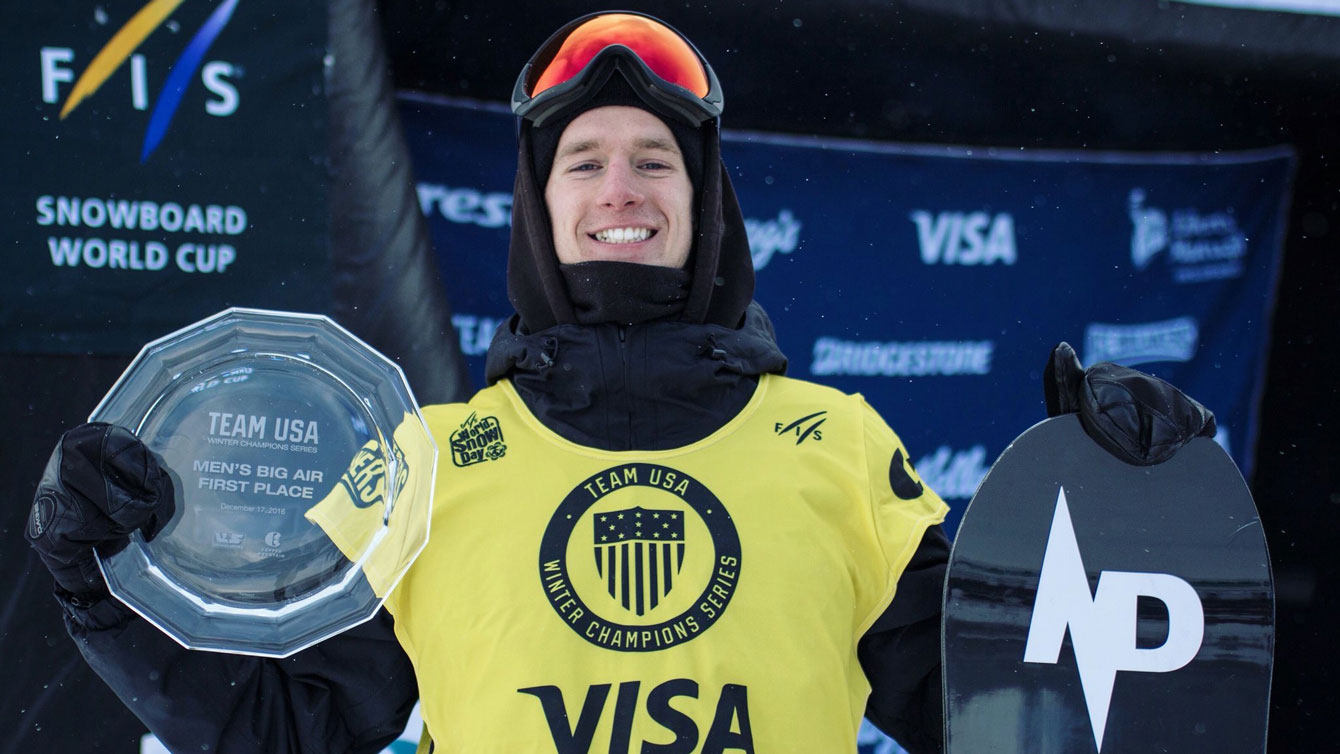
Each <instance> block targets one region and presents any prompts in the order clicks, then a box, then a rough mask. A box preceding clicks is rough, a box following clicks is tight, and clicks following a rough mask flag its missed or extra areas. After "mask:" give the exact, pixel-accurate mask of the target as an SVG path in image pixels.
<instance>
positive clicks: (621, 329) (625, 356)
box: [617, 325, 634, 449]
mask: <svg viewBox="0 0 1340 754" xmlns="http://www.w3.org/2000/svg"><path fill="white" fill-rule="evenodd" d="M617 331H618V333H619V359H620V361H621V362H622V364H623V394H624V403H625V410H624V417H625V422H626V423H625V425H624V440H625V443H626V444H625V445H624V448H625V449H629V448H632V447H634V445H633V399H632V395H633V392H632V390H631V389H630V387H629V386H630V385H631V384H632V383H631V379H632V371H633V370H632V359H631V358H630V357H629V353H628V328H627V327H626V326H624V325H619V326H618V328H617Z"/></svg>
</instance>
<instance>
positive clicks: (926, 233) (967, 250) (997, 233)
mask: <svg viewBox="0 0 1340 754" xmlns="http://www.w3.org/2000/svg"><path fill="white" fill-rule="evenodd" d="M909 217H910V218H911V219H912V222H914V223H916V226H917V242H918V244H920V246H921V261H922V263H923V264H963V265H976V264H981V265H986V264H995V263H996V262H1000V263H1002V264H1007V265H1012V264H1014V263H1015V261H1016V260H1017V259H1018V253H1017V250H1016V244H1015V238H1014V217H1013V216H1012V215H1010V213H1008V212H999V213H997V214H994V215H992V214H990V213H987V212H937V213H934V214H932V213H931V212H928V211H926V210H920V209H919V210H913V211H912V213H911V214H910V215H909Z"/></svg>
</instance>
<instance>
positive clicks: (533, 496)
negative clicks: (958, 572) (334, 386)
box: [386, 375, 946, 754]
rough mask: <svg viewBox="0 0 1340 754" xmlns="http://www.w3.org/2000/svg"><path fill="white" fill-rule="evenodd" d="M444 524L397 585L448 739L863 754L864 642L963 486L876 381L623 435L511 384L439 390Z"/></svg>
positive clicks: (511, 749) (509, 749)
mask: <svg viewBox="0 0 1340 754" xmlns="http://www.w3.org/2000/svg"><path fill="white" fill-rule="evenodd" d="M424 414H425V418H426V419H427V421H428V423H429V426H430V427H431V429H432V432H433V434H434V437H435V438H436V441H437V443H438V445H439V447H441V448H442V449H443V452H442V455H441V459H440V461H439V464H438V466H439V468H438V476H437V493H436V498H435V499H436V508H435V511H434V516H433V522H432V537H431V540H430V541H429V544H428V546H427V548H425V550H424V552H423V554H422V555H421V556H420V557H419V558H418V559H417V560H416V561H415V562H414V564H413V566H412V567H411V568H410V570H409V572H408V573H407V574H406V575H405V578H404V581H403V583H402V584H401V585H400V586H399V587H398V588H397V589H396V590H395V592H394V593H393V594H392V595H391V596H390V598H389V599H388V600H387V603H386V605H387V607H388V608H389V609H390V610H391V611H392V613H393V614H394V616H395V619H396V631H397V634H398V636H399V638H400V640H401V643H402V645H403V646H404V647H405V650H406V651H407V653H408V654H409V656H410V658H411V659H412V660H413V662H414V665H415V669H416V673H417V677H418V681H419V686H420V692H421V697H422V705H423V706H422V711H423V717H424V720H425V722H426V724H427V726H428V728H429V730H430V731H431V733H432V737H433V739H434V743H435V749H434V751H435V752H438V753H439V754H445V753H447V752H451V753H453V754H454V753H456V752H470V753H471V754H487V753H497V754H502V753H504V752H505V753H506V754H518V753H525V752H537V753H538V752H543V753H546V754H554V753H560V754H571V753H572V752H580V753H582V754H585V753H587V752H591V753H595V752H599V753H600V754H604V752H641V751H659V752H680V753H681V754H716V753H719V752H756V753H757V754H765V753H777V754H781V753H783V752H788V753H789V752H840V751H854V750H855V749H856V731H857V728H858V727H859V725H860V720H861V717H862V714H863V712H864V708H865V700H866V697H867V696H868V695H869V686H868V684H867V683H866V679H865V677H864V675H863V673H862V671H861V667H860V664H859V662H858V660H857V656H856V644H857V641H858V640H859V639H860V637H861V636H862V635H863V634H864V632H865V630H866V629H867V628H868V627H869V626H870V624H871V623H872V622H873V621H874V620H875V619H876V618H877V617H878V616H879V615H880V614H881V613H882V612H883V610H884V609H885V608H886V607H887V606H888V604H889V601H890V600H891V599H892V597H893V593H894V589H895V586H896V581H897V578H898V575H899V574H900V573H901V572H902V569H903V568H904V567H905V566H906V564H907V561H908V559H909V558H910V557H911V555H912V553H913V551H914V550H915V549H916V547H917V545H918V544H919V543H920V540H921V537H922V535H923V533H924V532H925V529H926V528H927V527H928V526H930V525H932V524H934V523H936V522H939V521H940V520H942V519H943V517H944V514H945V510H946V509H945V506H944V503H942V502H941V501H940V499H939V498H938V497H937V496H936V495H935V493H934V492H931V491H930V490H928V489H924V488H923V486H922V485H921V483H920V481H919V480H918V479H916V477H915V472H913V471H911V468H910V465H908V464H907V463H906V460H905V459H906V458H907V451H906V450H905V449H903V447H902V445H901V443H900V442H899V441H898V439H897V437H896V436H895V435H894V434H893V432H892V431H890V430H889V428H888V427H887V426H886V425H885V424H884V422H883V421H882V420H880V418H879V417H878V416H877V415H876V414H875V413H874V411H873V410H871V409H870V408H869V406H867V405H866V404H865V402H864V400H863V399H861V398H860V396H849V395H845V394H842V393H840V392H838V391H835V390H831V389H828V388H825V387H821V386H818V385H814V384H812V383H807V382H801V381H797V380H790V379H786V378H783V377H777V376H772V375H769V376H765V377H763V378H762V379H761V380H760V383H759V387H758V389H757V390H756V391H755V394H754V396H753V398H752V399H751V401H750V403H749V404H748V405H747V406H746V407H745V409H744V410H743V411H741V412H740V414H739V415H738V416H736V417H735V418H733V419H732V420H731V421H730V422H729V423H727V424H726V425H725V426H724V427H722V428H721V429H719V430H718V431H717V432H715V433H713V434H712V435H711V436H709V437H707V438H705V439H703V440H701V441H699V442H696V443H694V444H692V445H689V446H685V447H682V448H676V449H673V450H664V451H646V452H641V451H639V452H608V451H601V450H595V449H592V448H587V447H583V446H580V445H576V444H574V443H571V442H569V441H567V440H565V439H563V438H562V437H560V436H558V435H556V434H554V433H553V432H552V431H550V430H549V429H547V428H546V427H544V426H543V425H541V424H540V423H539V422H538V421H537V420H536V419H535V417H534V416H532V415H531V414H530V413H529V411H528V410H527V409H526V408H525V406H524V404H523V403H522V402H521V400H520V398H519V397H518V396H517V395H516V393H515V391H514V390H513V388H512V387H511V385H510V383H507V382H502V383H499V384H497V385H495V386H493V387H491V388H488V389H486V390H483V391H481V392H480V393H478V394H477V395H476V396H475V398H474V399H473V400H472V401H471V402H470V403H469V404H453V405H447V406H435V407H430V408H428V409H425V411H424Z"/></svg>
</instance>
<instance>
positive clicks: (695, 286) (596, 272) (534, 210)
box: [508, 12, 753, 332]
mask: <svg viewBox="0 0 1340 754" xmlns="http://www.w3.org/2000/svg"><path fill="white" fill-rule="evenodd" d="M512 109H513V111H514V112H515V113H516V114H517V116H518V119H519V121H518V125H519V136H520V139H519V141H520V144H519V147H520V150H519V151H520V154H519V160H518V166H517V168H518V169H517V183H516V187H515V190H514V192H513V199H514V201H513V221H512V247H511V252H510V255H509V259H508V294H509V297H510V298H511V300H512V303H513V304H514V305H515V306H516V308H517V312H518V314H520V315H521V322H522V324H523V325H524V326H525V328H526V329H528V330H530V331H532V332H534V331H537V330H542V329H546V328H548V327H552V326H553V325H555V324H566V323H586V324H590V323H598V322H622V323H638V322H645V321H651V320H657V319H678V320H681V321H688V322H712V323H717V324H724V325H726V326H730V327H735V326H736V325H737V324H738V322H739V321H740V320H741V318H742V317H743V314H744V309H745V308H746V307H747V306H748V304H749V301H750V300H751V299H752V294H753V267H752V264H751V262H750V256H749V248H748V239H747V238H746V237H745V234H744V220H743V218H742V217H741V216H740V213H739V207H738V204H737V203H736V201H735V195H734V192H733V190H732V189H731V187H730V181H729V178H728V176H727V174H726V171H725V170H724V167H723V166H722V164H721V152H720V139H719V131H718V121H717V116H718V115H719V113H720V112H721V93H720V86H719V85H718V83H717V81H716V77H715V75H714V74H713V73H712V71H711V68H710V67H709V66H708V65H707V62H706V60H704V59H703V58H702V56H701V55H700V54H699V53H698V52H697V51H696V50H695V49H694V48H693V46H692V45H691V44H690V43H689V42H688V40H687V39H685V38H684V37H682V36H681V35H680V34H679V33H678V32H676V31H674V30H673V29H671V28H670V27H668V26H666V25H665V24H663V23H661V22H660V21H658V20H656V19H654V18H651V17H649V16H643V15H640V14H632V13H623V12H618V13H600V14H593V15H592V16H586V17H583V18H580V19H577V20H576V21H574V22H572V23H570V24H568V25H567V26H565V27H563V28H562V29H560V30H559V31H558V32H557V33H555V34H554V35H553V36H552V37H551V38H550V39H549V41H548V42H546V43H545V44H544V45H543V46H542V47H541V48H540V50H539V51H538V52H537V53H536V54H535V56H534V57H533V58H532V59H531V61H530V62H529V63H528V64H527V65H526V67H525V68H524V69H523V70H522V72H521V75H520V76H519V77H518V79H517V85H516V88H515V89H514V91H513V97H512Z"/></svg>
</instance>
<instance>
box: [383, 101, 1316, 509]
mask: <svg viewBox="0 0 1340 754" xmlns="http://www.w3.org/2000/svg"><path fill="white" fill-rule="evenodd" d="M402 112H403V116H404V123H405V128H406V131H407V135H408V138H409V143H410V150H411V154H412V155H413V157H414V159H415V162H416V164H415V171H416V174H417V176H418V181H419V184H418V191H419V200H420V205H421V208H422V209H423V212H424V214H425V215H426V216H427V217H428V218H429V222H430V225H431V228H432V232H433V236H434V241H435V244H436V246H437V249H438V254H439V255H440V259H441V262H442V268H443V274H444V276H445V277H446V280H447V283H446V285H447V288H448V292H449V294H450V296H451V301H452V302H453V304H454V306H455V311H456V314H455V317H454V321H455V325H456V329H457V333H458V335H459V336H460V342H461V347H462V349H463V350H464V352H465V354H466V356H467V359H468V360H469V362H470V364H471V370H472V376H473V378H474V379H475V381H476V384H477V385H482V381H483V359H484V352H485V350H486V349H487V348H488V344H489V340H490V338H491V337H492V334H493V330H494V328H495V327H496V326H497V324H498V322H499V321H500V320H502V319H503V318H504V317H506V316H507V315H508V314H509V312H510V310H511V309H510V306H509V304H508V302H507V297H506V283H505V269H506V256H507V240H508V232H509V227H508V218H509V211H510V208H511V187H512V178H513V172H514V169H515V164H516V145H515V126H514V125H513V121H512V118H511V116H510V115H509V114H508V113H506V112H505V111H504V110H502V109H500V108H495V107H482V106H472V105H468V104H464V103H459V102H449V101H441V100H426V99H421V98H417V97H413V98H406V99H405V100H403V110H402ZM723 152H724V156H725V159H726V162H727V164H728V165H729V166H730V168H731V175H732V180H733V181H734V183H735V187H736V190H737V192H738V193H739V196H740V202H741V205H742V206H743V208H744V213H745V217H746V218H747V220H746V222H747V223H748V226H749V237H750V246H751V248H752V251H753V255H754V267H755V269H756V270H757V274H758V288H757V298H758V300H759V302H760V303H762V304H763V306H764V307H765V308H766V309H767V310H768V312H769V314H770V315H771V316H772V319H773V321H774V323H775V324H776V326H777V332H778V335H779V338H780V342H781V345H782V349H783V351H785V352H786V354H787V356H788V357H789V358H790V360H791V366H790V374H791V375H792V376H795V377H802V378H807V379H813V380H816V381H819V382H823V383H827V384H830V385H833V386H836V387H838V388H841V389H843V390H846V391H851V392H860V393H863V394H864V395H865V396H866V397H867V399H869V400H870V402H871V403H872V404H873V405H874V406H875V407H876V408H877V409H878V410H879V411H880V413H881V414H882V415H883V416H884V417H885V419H887V420H888V422H889V424H890V425H891V426H892V427H893V428H894V430H895V431H896V432H898V433H899V435H900V436H901V437H902V439H903V440H904V442H906V444H907V446H908V448H909V449H910V450H911V451H912V454H913V456H914V459H915V461H916V466H917V470H918V471H919V472H920V474H921V476H922V477H923V478H924V479H925V480H926V481H927V482H928V483H929V484H930V485H931V487H932V488H934V489H935V490H936V491H938V492H939V493H940V494H941V495H942V496H943V497H945V498H946V499H947V500H948V501H949V503H950V505H951V507H953V508H954V509H955V510H954V513H951V520H950V523H949V528H950V530H951V531H952V529H953V528H954V527H955V526H956V525H957V521H958V516H960V515H961V513H962V509H963V508H964V507H965V504H966V502H967V500H968V499H969V498H970V497H971V496H972V493H973V492H974V491H975V490H976V488H977V484H978V482H980V481H981V478H982V476H983V475H984V474H985V473H986V470H987V468H989V467H990V465H991V463H992V462H993V461H994V460H995V458H996V457H997V456H998V455H1000V453H1001V451H1002V450H1004V449H1005V447H1006V446H1007V445H1008V444H1009V443H1010V441H1011V440H1013V439H1014V438H1015V437H1016V436H1017V435H1018V434H1019V433H1021V432H1023V431H1024V430H1025V429H1027V428H1028V427H1030V426H1032V425H1033V424H1034V423H1036V422H1038V421H1040V420H1041V419H1043V418H1044V416H1045V410H1044V408H1043V404H1042V386H1041V376H1042V368H1043V366H1044V365H1045V363H1046V361H1047V357H1048V354H1049V352H1050V350H1051V347H1052V346H1053V345H1054V344H1055V343H1057V342H1058V341H1061V340H1065V341H1069V342H1070V343H1071V344H1072V345H1073V346H1075V349H1076V350H1077V351H1078V352H1079V354H1080V358H1081V359H1082V360H1083V361H1084V362H1085V363H1086V364H1092V363H1095V362H1098V361H1116V362H1120V363H1123V364H1128V365H1134V366H1136V367H1138V368H1140V369H1143V370H1145V371H1148V372H1151V373H1154V374H1156V375H1158V376H1160V377H1163V378H1165V379H1167V380H1170V381H1171V382H1173V383H1174V384H1176V385H1178V386H1179V387H1182V388H1183V389H1185V390H1186V391H1187V392H1189V393H1190V394H1191V395H1193V396H1194V397H1196V398H1197V399H1199V400H1200V401H1202V402H1203V403H1205V404H1206V405H1207V406H1209V407H1210V408H1211V409H1212V410H1213V411H1214V412H1215V414H1216V416H1217V417H1218V419H1219V427H1220V434H1219V437H1218V438H1217V439H1218V441H1219V442H1220V444H1222V445H1224V446H1225V447H1226V448H1227V449H1228V450H1229V452H1230V453H1231V455H1232V456H1233V458H1234V460H1235V461H1236V462H1237V464H1238V465H1239V467H1240V468H1242V469H1243V471H1244V472H1247V473H1250V469H1251V458H1252V453H1253V447H1254V443H1255V437H1256V424H1257V412H1258V405H1259V400H1260V395H1261V390H1262V382H1263V377H1264V355H1265V351H1266V346H1267V338H1268V335H1269V320H1270V316H1271V312H1272V311H1273V307H1274V295H1275V285H1276V278H1277V274H1278V267H1279V258H1280V248H1281V238H1282V233H1283V230H1284V221H1285V208H1286V206H1287V200H1288V195H1289V187H1290V181H1291V177H1292V171H1293V156H1292V153H1291V152H1290V151H1288V150H1287V149H1283V148H1280V149H1269V150H1259V151H1253V152H1241V153H1218V154H1113V153H1106V152H1085V151H1076V152H1034V151H1009V150H992V149H980V148H950V147H944V148H935V147H903V146H894V145H888V144H873V143H865V142H850V141H836V140H821V139H801V138H785V137H776V136H765V135H759V134H744V133H731V132H729V131H727V132H726V135H725V143H724V146H723Z"/></svg>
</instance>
